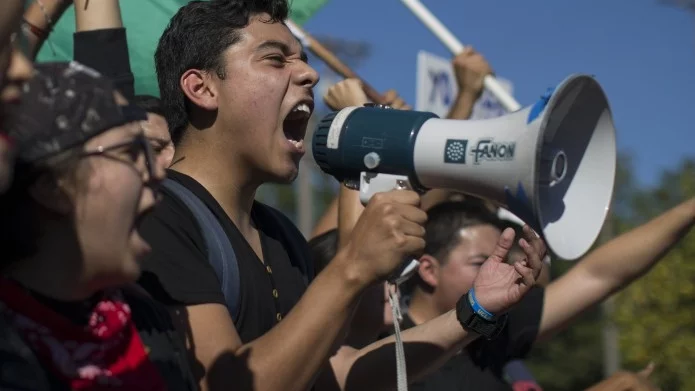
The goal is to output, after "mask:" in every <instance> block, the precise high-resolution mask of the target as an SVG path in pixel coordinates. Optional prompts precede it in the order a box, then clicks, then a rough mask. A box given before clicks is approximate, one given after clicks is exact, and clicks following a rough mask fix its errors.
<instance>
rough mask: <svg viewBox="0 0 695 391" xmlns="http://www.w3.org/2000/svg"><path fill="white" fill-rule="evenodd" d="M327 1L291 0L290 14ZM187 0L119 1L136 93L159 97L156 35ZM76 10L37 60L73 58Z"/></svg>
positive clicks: (309, 12) (301, 15) (299, 19)
mask: <svg viewBox="0 0 695 391" xmlns="http://www.w3.org/2000/svg"><path fill="white" fill-rule="evenodd" d="M327 2H328V0H290V4H291V10H290V17H291V18H292V20H293V21H294V22H295V23H297V24H299V25H302V24H304V23H305V22H306V21H307V20H308V19H309V18H311V17H312V16H313V15H314V13H315V12H316V11H318V10H319V8H321V7H322V6H323V5H324V4H326V3H327ZM187 3H188V1H187V0H121V1H120V6H121V16H122V18H123V25H124V26H125V27H126V34H127V37H128V51H129V53H130V66H131V67H132V69H133V74H134V75H135V93H136V94H147V95H154V96H159V88H158V86H157V75H156V73H155V69H154V51H155V48H156V47H157V43H158V41H159V37H161V35H162V32H164V29H165V28H166V26H167V24H168V23H169V20H170V19H171V17H172V16H173V15H174V14H175V13H176V11H177V10H178V9H179V8H180V7H182V6H183V5H185V4H187ZM74 32H75V9H74V7H70V8H69V9H68V10H67V11H66V12H65V14H63V16H62V17H61V18H60V20H59V21H58V23H57V24H56V25H55V26H54V28H53V32H52V33H51V35H50V37H49V40H50V44H49V43H48V42H46V43H44V45H43V46H42V47H41V50H40V51H39V53H38V56H37V61H39V62H46V61H70V60H72V58H73V38H72V35H73V33H74Z"/></svg>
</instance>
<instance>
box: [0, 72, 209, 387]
mask: <svg viewBox="0 0 695 391" xmlns="http://www.w3.org/2000/svg"><path fill="white" fill-rule="evenodd" d="M36 69H37V72H36V75H35V76H34V77H33V78H32V79H31V81H30V82H29V83H28V84H27V85H26V86H25V88H24V91H23V99H22V104H21V105H20V106H19V107H18V108H17V110H13V112H12V113H11V115H10V117H9V118H8V122H9V127H8V129H9V133H10V135H11V136H12V137H13V138H14V139H15V140H16V144H17V165H16V178H15V181H14V183H13V184H12V186H11V188H10V189H9V190H8V191H7V192H6V193H5V194H4V195H3V196H1V197H0V249H1V250H0V251H2V257H0V274H1V276H0V362H1V366H2V371H0V389H31V390H58V389H66V390H68V389H72V390H97V389H111V390H165V389H168V390H189V389H195V388H196V387H195V383H194V382H193V380H192V376H191V374H190V372H189V371H190V370H189V366H188V364H187V362H186V361H185V347H184V346H183V345H182V344H181V342H180V339H179V338H178V337H177V335H176V334H175V332H174V328H173V325H172V324H171V320H170V318H169V317H168V314H167V312H166V311H165V310H162V309H160V307H158V306H157V305H156V304H155V303H154V302H152V301H151V300H150V299H149V298H148V297H147V296H146V295H145V294H144V293H142V292H141V291H139V290H137V288H135V287H134V286H133V285H130V283H132V282H134V281H135V280H136V279H137V277H138V276H139V273H140V267H139V264H138V259H139V258H140V257H141V256H143V255H144V254H146V253H147V252H148V251H149V247H148V245H147V243H146V242H145V241H144V240H143V239H142V238H141V237H140V235H139V234H138V225H139V222H140V221H141V219H142V217H143V216H144V215H145V214H146V213H147V212H148V211H149V210H151V209H152V208H153V207H154V205H155V198H156V191H155V188H156V186H157V185H158V183H159V182H160V181H161V180H162V179H163V177H164V169H163V167H159V166H158V165H157V163H156V160H155V159H154V158H153V156H152V150H151V147H150V145H149V143H148V142H147V140H146V139H145V137H144V135H143V131H142V128H141V126H140V123H141V121H144V120H145V119H146V114H145V113H144V112H143V111H142V110H140V109H138V108H137V107H134V106H129V105H127V101H126V100H125V99H124V98H123V97H122V96H121V95H120V94H119V93H118V92H116V91H115V90H114V88H113V85H112V84H111V83H110V82H109V81H108V80H106V79H105V78H102V77H101V76H100V75H98V74H97V73H96V72H95V71H93V70H91V69H89V68H86V67H84V66H82V65H79V64H77V63H70V64H68V63H52V64H41V65H37V66H36Z"/></svg>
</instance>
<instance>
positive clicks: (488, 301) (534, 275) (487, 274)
mask: <svg viewBox="0 0 695 391" xmlns="http://www.w3.org/2000/svg"><path fill="white" fill-rule="evenodd" d="M523 236H524V237H523V238H521V239H519V246H520V247H521V248H522V250H523V251H524V257H522V259H518V260H516V261H515V262H514V263H513V264H511V265H510V264H507V263H506V262H505V258H506V257H507V254H508V253H509V250H510V249H511V247H512V244H513V241H514V229H512V228H507V229H506V230H504V232H502V235H501V236H500V238H499V240H498V242H497V246H496V247H495V250H494V251H493V253H492V255H491V256H489V257H488V259H487V260H486V261H485V263H483V265H482V266H481V268H480V272H479V273H478V275H477V277H476V278H475V280H474V281H473V288H474V289H475V296H476V298H477V300H478V303H479V304H480V305H481V306H482V307H483V308H484V309H486V310H487V311H488V312H490V313H492V314H495V315H498V314H503V313H505V312H507V310H509V308H510V307H512V306H513V305H514V304H516V303H518V302H519V301H520V300H521V298H522V297H523V296H524V295H525V294H526V293H527V292H528V291H529V290H530V289H531V287H532V286H533V285H535V284H536V280H537V279H538V276H539V275H540V273H541V268H542V266H543V262H542V259H543V257H545V254H546V246H545V243H543V240H541V238H540V237H538V235H536V233H535V232H533V230H532V229H531V228H530V227H529V226H528V225H525V226H524V228H523Z"/></svg>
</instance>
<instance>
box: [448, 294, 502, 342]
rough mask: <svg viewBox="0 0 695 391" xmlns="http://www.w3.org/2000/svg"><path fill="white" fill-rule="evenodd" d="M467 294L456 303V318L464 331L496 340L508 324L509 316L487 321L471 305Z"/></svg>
mask: <svg viewBox="0 0 695 391" xmlns="http://www.w3.org/2000/svg"><path fill="white" fill-rule="evenodd" d="M469 294H470V293H466V294H465V295H463V297H461V298H460V299H459V301H458V303H456V318H457V319H458V321H459V323H461V326H463V328H464V329H466V330H469V331H472V332H474V333H478V334H480V335H482V336H483V337H485V338H486V339H488V340H491V339H495V338H496V337H497V336H498V335H500V333H501V332H502V329H504V326H505V324H506V323H507V314H504V315H502V316H498V317H495V318H494V319H492V320H487V319H485V318H483V317H482V316H480V315H478V314H477V313H476V312H475V311H474V310H473V306H472V305H471V303H470V301H469V299H468V295H469Z"/></svg>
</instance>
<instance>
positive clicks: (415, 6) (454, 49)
mask: <svg viewBox="0 0 695 391" xmlns="http://www.w3.org/2000/svg"><path fill="white" fill-rule="evenodd" d="M401 1H402V2H403V4H405V5H406V6H407V7H408V8H409V9H410V11H412V13H413V14H414V15H415V16H416V17H417V18H418V19H420V21H421V22H422V23H423V24H424V25H425V26H426V27H427V28H429V29H430V31H431V32H432V34H434V35H435V36H436V37H437V38H439V40H440V41H442V43H443V44H444V46H446V47H447V48H448V49H449V51H451V53H452V54H453V55H454V56H455V55H457V54H459V53H461V52H462V51H463V49H464V46H463V44H462V43H461V41H459V40H458V39H457V38H456V36H455V35H454V34H452V33H451V31H449V29H448V28H446V26H444V24H443V23H442V22H440V21H439V19H437V17H436V16H434V14H432V12H430V10H429V9H427V7H425V5H424V4H422V3H421V2H420V1H419V0H401ZM483 83H484V85H485V88H486V89H487V90H488V91H490V93H491V94H492V95H494V97H495V98H497V100H498V101H499V102H500V104H501V105H502V107H504V109H505V110H507V111H508V112H510V113H511V112H515V111H517V110H519V109H521V105H520V104H519V102H517V101H516V99H514V97H513V96H511V95H510V94H509V93H508V92H507V90H505V89H504V87H502V85H501V84H500V83H499V82H498V81H497V79H495V78H494V77H493V76H490V75H488V76H486V77H485V80H484V81H483Z"/></svg>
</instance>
